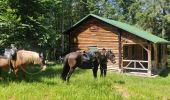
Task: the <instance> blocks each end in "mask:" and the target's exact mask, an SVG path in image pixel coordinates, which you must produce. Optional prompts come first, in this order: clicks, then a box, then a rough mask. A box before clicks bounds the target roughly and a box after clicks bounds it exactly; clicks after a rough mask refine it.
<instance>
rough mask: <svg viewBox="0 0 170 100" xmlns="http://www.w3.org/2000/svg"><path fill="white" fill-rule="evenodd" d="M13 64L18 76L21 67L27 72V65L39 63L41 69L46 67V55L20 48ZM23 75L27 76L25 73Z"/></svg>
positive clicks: (13, 59)
mask: <svg viewBox="0 0 170 100" xmlns="http://www.w3.org/2000/svg"><path fill="white" fill-rule="evenodd" d="M12 65H13V66H14V72H15V75H16V77H18V70H19V69H20V68H21V69H22V70H23V72H24V73H26V70H25V68H26V67H27V65H39V66H40V68H41V71H44V70H45V69H46V65H45V57H44V56H43V54H42V53H37V52H33V51H27V50H18V51H17V52H16V54H15V56H13V57H12ZM23 75H24V77H25V74H23Z"/></svg>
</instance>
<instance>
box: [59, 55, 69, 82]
mask: <svg viewBox="0 0 170 100" xmlns="http://www.w3.org/2000/svg"><path fill="white" fill-rule="evenodd" d="M68 57H69V56H68V55H66V56H65V58H64V64H63V71H62V73H61V79H63V80H65V81H66V77H67V74H68V72H69V69H70V67H69V64H68Z"/></svg>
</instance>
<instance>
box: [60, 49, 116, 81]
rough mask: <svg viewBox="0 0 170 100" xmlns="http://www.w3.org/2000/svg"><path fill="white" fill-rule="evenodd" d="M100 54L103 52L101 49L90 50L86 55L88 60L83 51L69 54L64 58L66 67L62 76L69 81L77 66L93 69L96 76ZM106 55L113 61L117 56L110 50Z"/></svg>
mask: <svg viewBox="0 0 170 100" xmlns="http://www.w3.org/2000/svg"><path fill="white" fill-rule="evenodd" d="M100 55H101V53H100V52H99V51H97V52H94V53H90V52H88V53H86V56H88V57H89V59H88V60H86V59H87V57H85V55H84V53H81V52H71V53H69V54H67V55H66V56H65V58H64V67H63V71H62V74H61V78H62V79H63V80H64V81H69V78H70V77H71V75H72V73H73V72H74V70H75V68H76V67H79V68H82V69H92V70H93V76H94V77H95V78H96V77H97V70H98V66H99V57H100ZM106 57H107V58H108V59H110V60H111V62H115V56H113V53H112V52H108V53H107V56H106Z"/></svg>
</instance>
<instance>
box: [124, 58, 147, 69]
mask: <svg viewBox="0 0 170 100" xmlns="http://www.w3.org/2000/svg"><path fill="white" fill-rule="evenodd" d="M124 62H129V63H128V64H127V65H126V66H123V69H132V70H148V68H147V66H148V61H144V60H123V63H124ZM132 63H133V65H132ZM137 63H138V65H139V66H137ZM143 63H147V66H144V65H143Z"/></svg>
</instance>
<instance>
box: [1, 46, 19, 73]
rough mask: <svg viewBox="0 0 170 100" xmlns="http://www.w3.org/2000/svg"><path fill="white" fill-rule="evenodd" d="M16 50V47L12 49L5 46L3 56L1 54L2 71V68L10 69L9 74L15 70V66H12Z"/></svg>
mask: <svg viewBox="0 0 170 100" xmlns="http://www.w3.org/2000/svg"><path fill="white" fill-rule="evenodd" d="M15 51H16V49H10V48H5V49H4V52H3V53H2V56H0V73H1V69H8V70H9V72H8V73H9V74H10V73H11V71H12V70H13V66H12V62H11V59H12V56H13V55H15Z"/></svg>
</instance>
